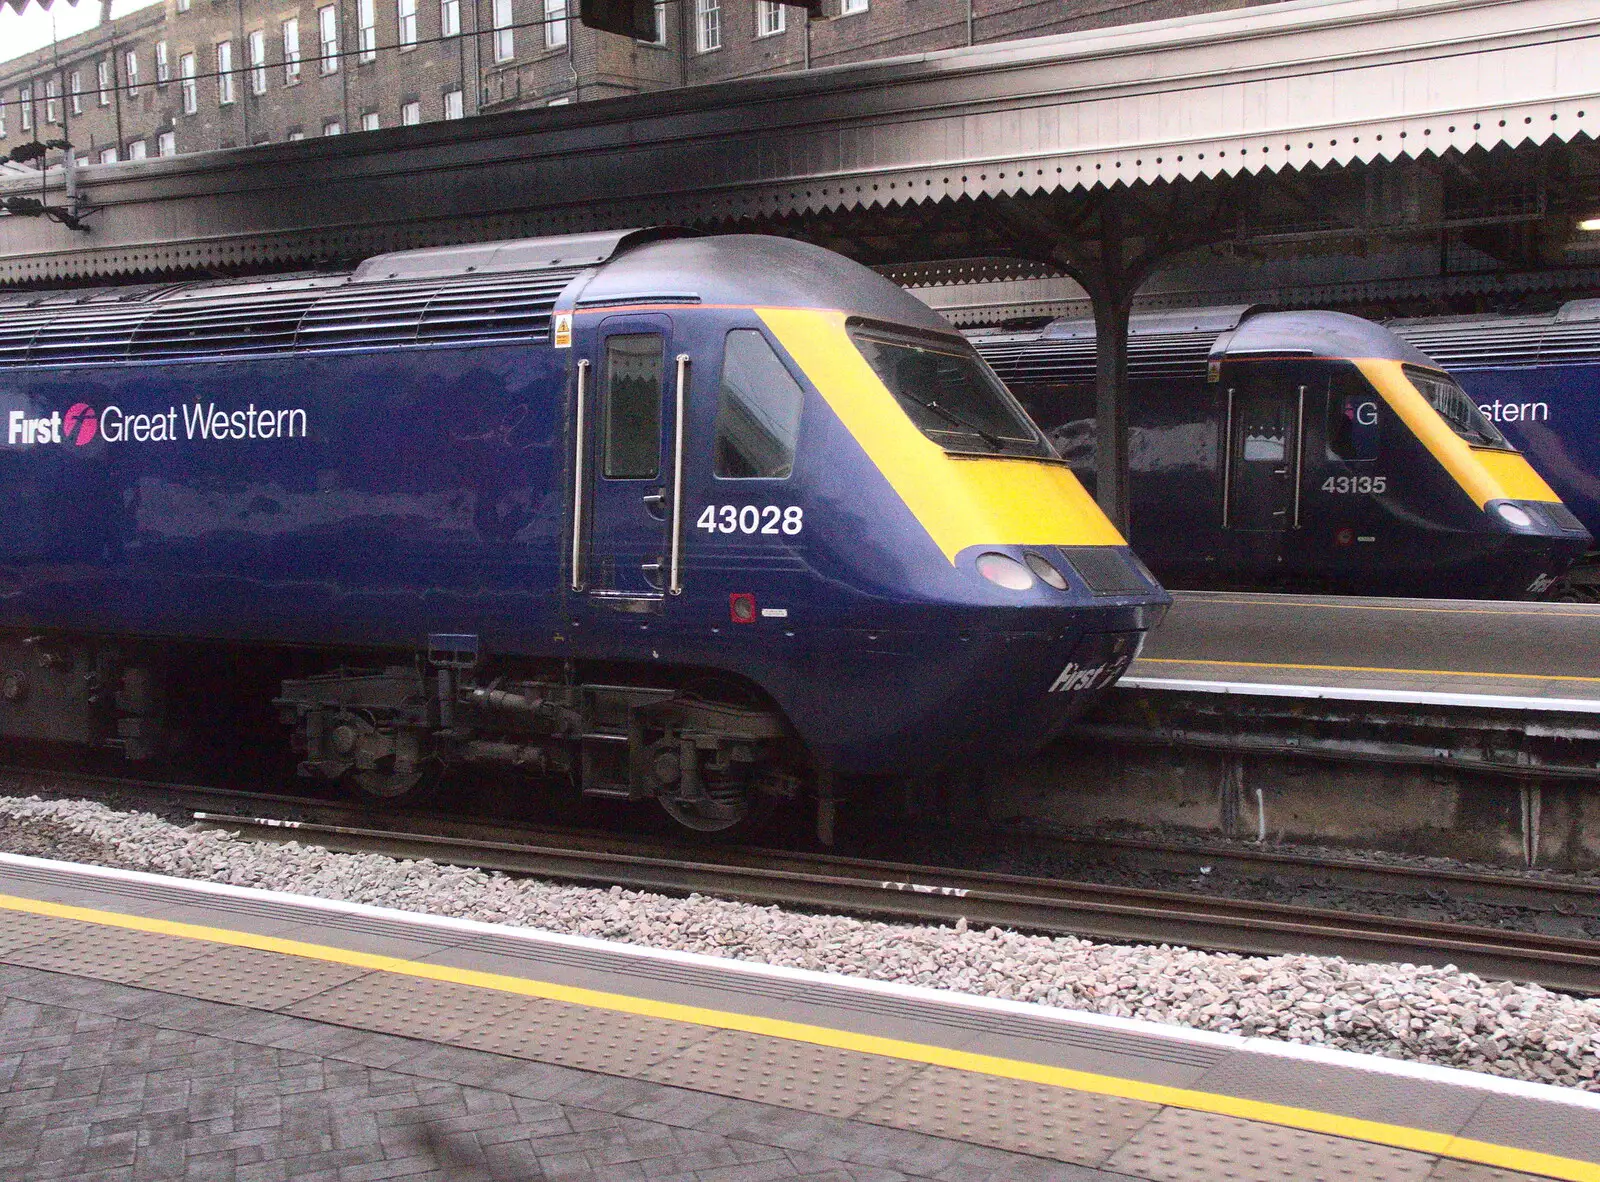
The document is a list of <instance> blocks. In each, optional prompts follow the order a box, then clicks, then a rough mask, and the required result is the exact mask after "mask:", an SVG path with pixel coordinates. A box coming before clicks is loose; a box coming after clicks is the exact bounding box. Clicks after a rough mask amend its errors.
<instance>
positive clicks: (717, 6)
mask: <svg viewBox="0 0 1600 1182" xmlns="http://www.w3.org/2000/svg"><path fill="white" fill-rule="evenodd" d="M694 45H695V52H696V53H715V52H716V51H717V50H719V49H721V48H722V0H695V3H694Z"/></svg>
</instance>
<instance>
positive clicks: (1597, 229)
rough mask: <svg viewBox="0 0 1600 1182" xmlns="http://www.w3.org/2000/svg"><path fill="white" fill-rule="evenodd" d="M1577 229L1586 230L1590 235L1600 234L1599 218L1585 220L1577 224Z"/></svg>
mask: <svg viewBox="0 0 1600 1182" xmlns="http://www.w3.org/2000/svg"><path fill="white" fill-rule="evenodd" d="M1578 229H1580V230H1587V231H1588V232H1589V233H1591V234H1600V218H1585V219H1584V220H1583V221H1581V222H1579V223H1578Z"/></svg>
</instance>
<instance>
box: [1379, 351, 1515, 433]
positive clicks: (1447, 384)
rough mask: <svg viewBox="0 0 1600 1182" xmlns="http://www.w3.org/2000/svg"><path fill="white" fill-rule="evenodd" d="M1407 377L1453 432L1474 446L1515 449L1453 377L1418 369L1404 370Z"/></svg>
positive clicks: (1412, 367)
mask: <svg viewBox="0 0 1600 1182" xmlns="http://www.w3.org/2000/svg"><path fill="white" fill-rule="evenodd" d="M1405 372H1406V378H1407V379H1408V380H1409V381H1410V382H1411V384H1412V385H1413V386H1415V387H1416V388H1417V393H1419V394H1421V395H1422V396H1423V397H1424V398H1426V399H1427V400H1428V405H1429V406H1431V407H1433V409H1434V410H1436V411H1438V412H1439V417H1440V418H1442V419H1443V420H1444V421H1445V422H1447V423H1449V424H1450V429H1451V430H1452V431H1454V432H1455V433H1456V434H1457V435H1459V436H1461V438H1462V439H1464V440H1466V441H1467V442H1468V443H1470V444H1471V445H1472V446H1473V447H1497V448H1500V449H1502V450H1504V451H1514V450H1516V449H1515V448H1513V447H1512V446H1511V444H1509V443H1507V442H1506V437H1505V436H1504V435H1502V434H1500V429H1499V428H1498V427H1496V426H1495V425H1494V424H1493V423H1491V422H1490V421H1489V419H1488V416H1486V415H1485V414H1484V413H1483V412H1482V411H1481V410H1479V409H1478V404H1477V403H1476V402H1474V401H1472V399H1471V397H1469V396H1468V394H1467V392H1466V391H1465V390H1463V389H1462V388H1461V387H1460V386H1458V385H1456V383H1455V380H1454V379H1453V378H1450V377H1447V376H1445V375H1444V374H1442V373H1433V372H1431V371H1429V370H1426V369H1418V368H1417V367H1416V366H1413V365H1408V366H1406V367H1405Z"/></svg>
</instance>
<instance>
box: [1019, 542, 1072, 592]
mask: <svg viewBox="0 0 1600 1182" xmlns="http://www.w3.org/2000/svg"><path fill="white" fill-rule="evenodd" d="M1022 557H1023V560H1024V561H1026V562H1027V564H1028V569H1029V570H1031V571H1032V572H1033V573H1034V574H1036V575H1038V576H1039V578H1040V580H1041V581H1043V582H1046V583H1049V584H1050V586H1052V587H1054V588H1055V589H1056V590H1057V591H1065V590H1066V589H1067V577H1066V576H1065V575H1064V574H1062V573H1061V572H1060V571H1058V570H1057V569H1056V568H1055V567H1053V566H1051V565H1050V560H1049V559H1047V558H1046V557H1045V556H1044V555H1042V554H1035V553H1033V552H1032V551H1029V552H1028V553H1026V554H1024V555H1023V556H1022Z"/></svg>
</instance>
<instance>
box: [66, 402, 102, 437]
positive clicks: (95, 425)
mask: <svg viewBox="0 0 1600 1182" xmlns="http://www.w3.org/2000/svg"><path fill="white" fill-rule="evenodd" d="M99 427H100V416H99V415H97V414H95V410H94V407H92V406H90V405H89V404H88V403H87V402H75V403H73V404H72V406H71V408H70V409H69V410H68V411H67V417H66V418H64V419H63V420H62V421H61V440H62V442H63V443H65V442H66V441H67V440H69V439H70V440H71V441H72V442H73V443H75V444H77V445H78V446H79V447H83V446H84V445H85V444H89V443H93V442H94V437H95V432H96V431H97V430H98V429H99Z"/></svg>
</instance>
